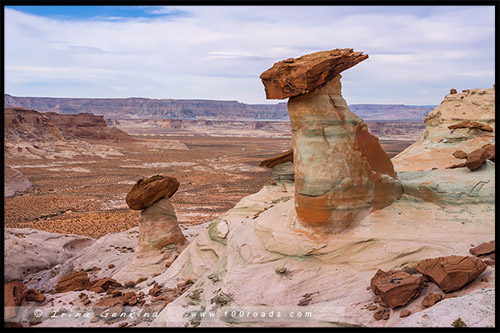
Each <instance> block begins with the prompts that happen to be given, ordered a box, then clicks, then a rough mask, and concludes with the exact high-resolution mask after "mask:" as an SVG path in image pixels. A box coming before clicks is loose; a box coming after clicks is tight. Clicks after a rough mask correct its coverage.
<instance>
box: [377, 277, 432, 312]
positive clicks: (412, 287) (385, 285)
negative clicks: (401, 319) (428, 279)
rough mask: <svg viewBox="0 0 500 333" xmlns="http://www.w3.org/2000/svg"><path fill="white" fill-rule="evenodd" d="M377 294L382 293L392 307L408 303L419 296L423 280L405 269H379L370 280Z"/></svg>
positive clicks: (381, 295)
mask: <svg viewBox="0 0 500 333" xmlns="http://www.w3.org/2000/svg"><path fill="white" fill-rule="evenodd" d="M370 285H371V288H372V291H373V293H374V294H375V295H380V297H381V298H382V300H383V301H384V303H385V304H387V305H389V307H391V309H394V308H396V307H398V306H403V305H406V304H408V302H410V301H411V300H412V299H413V298H415V297H416V296H418V294H419V293H420V289H421V287H422V280H421V279H420V277H418V276H414V275H410V274H408V273H406V272H403V271H389V272H384V271H382V270H380V269H379V270H378V271H377V273H375V275H374V276H373V278H372V279H371V282H370Z"/></svg>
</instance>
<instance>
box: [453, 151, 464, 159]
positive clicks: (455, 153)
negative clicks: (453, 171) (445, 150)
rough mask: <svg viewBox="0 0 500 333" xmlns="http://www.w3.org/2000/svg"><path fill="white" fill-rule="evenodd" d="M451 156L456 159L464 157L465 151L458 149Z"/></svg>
mask: <svg viewBox="0 0 500 333" xmlns="http://www.w3.org/2000/svg"><path fill="white" fill-rule="evenodd" d="M453 156H454V157H456V158H458V159H464V158H467V153H466V152H464V151H463V150H460V149H459V150H456V151H455V152H454V153H453Z"/></svg>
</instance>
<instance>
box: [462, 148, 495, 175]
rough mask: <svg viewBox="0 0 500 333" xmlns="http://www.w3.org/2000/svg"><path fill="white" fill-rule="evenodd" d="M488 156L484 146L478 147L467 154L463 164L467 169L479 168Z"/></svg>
mask: <svg viewBox="0 0 500 333" xmlns="http://www.w3.org/2000/svg"><path fill="white" fill-rule="evenodd" d="M488 156H490V154H489V153H488V151H487V150H486V149H484V148H479V149H476V150H474V151H473V152H471V153H469V154H468V155H467V160H466V161H465V166H466V167H467V168H469V170H471V171H474V170H476V169H477V168H479V167H480V166H481V165H482V164H483V163H484V161H486V159H487V158H488Z"/></svg>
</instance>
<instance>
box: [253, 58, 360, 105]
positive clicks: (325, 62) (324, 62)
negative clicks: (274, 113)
mask: <svg viewBox="0 0 500 333" xmlns="http://www.w3.org/2000/svg"><path fill="white" fill-rule="evenodd" d="M367 58H368V55H366V54H363V52H353V49H335V50H331V51H321V52H316V53H312V54H308V55H305V56H302V57H299V58H295V59H293V58H290V59H286V60H282V61H279V62H277V63H275V64H274V65H273V67H271V68H270V69H268V70H267V71H265V72H264V73H262V74H261V75H260V78H261V79H262V82H263V83H264V86H265V89H266V98H268V99H285V98H288V97H292V96H299V95H304V94H306V93H308V92H310V91H311V90H313V89H315V88H317V87H319V86H321V85H322V84H324V83H326V82H328V81H330V80H332V79H333V78H334V77H336V76H337V75H339V74H340V73H341V72H343V71H345V70H346V69H348V68H351V67H353V66H355V65H356V64H358V63H360V62H361V61H363V60H365V59H367Z"/></svg>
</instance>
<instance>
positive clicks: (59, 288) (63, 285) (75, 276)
mask: <svg viewBox="0 0 500 333" xmlns="http://www.w3.org/2000/svg"><path fill="white" fill-rule="evenodd" d="M89 287H90V281H89V277H88V275H87V272H85V271H84V270H79V271H76V272H71V273H68V274H66V275H64V276H63V277H62V278H61V279H60V280H59V282H58V283H57V285H56V293H65V292H67V291H77V290H86V289H89Z"/></svg>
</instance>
